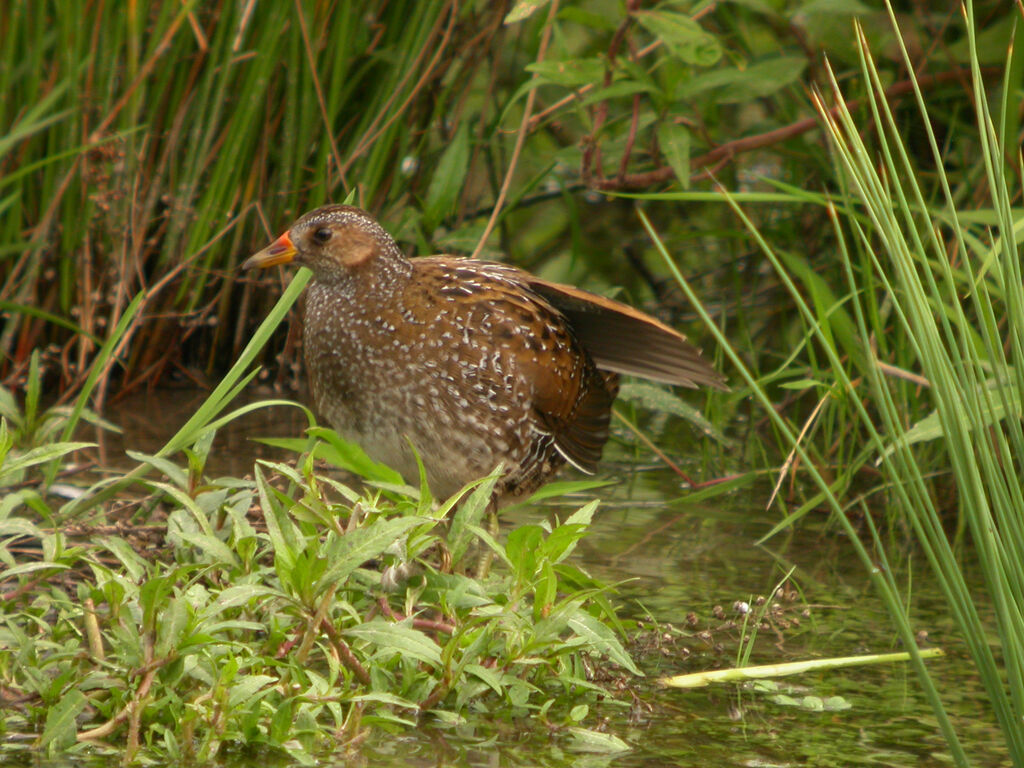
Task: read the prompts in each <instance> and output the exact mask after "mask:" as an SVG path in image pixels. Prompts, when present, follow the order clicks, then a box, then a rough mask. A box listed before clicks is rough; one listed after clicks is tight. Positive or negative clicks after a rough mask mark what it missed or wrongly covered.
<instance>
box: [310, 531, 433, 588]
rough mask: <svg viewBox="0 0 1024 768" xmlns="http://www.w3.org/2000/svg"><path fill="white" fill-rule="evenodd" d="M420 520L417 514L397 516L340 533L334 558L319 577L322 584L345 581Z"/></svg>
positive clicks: (322, 585)
mask: <svg viewBox="0 0 1024 768" xmlns="http://www.w3.org/2000/svg"><path fill="white" fill-rule="evenodd" d="M422 524H423V519H422V518H419V517H415V516H410V517H396V518H392V519H390V520H380V521H378V522H376V523H375V524H373V525H369V526H366V527H363V528H356V529H355V530H354V531H350V532H348V533H346V534H345V535H344V536H341V537H339V538H338V539H337V547H336V548H335V550H334V558H333V561H332V562H331V565H330V567H329V568H328V569H327V571H326V572H325V573H324V574H323V576H322V577H321V578H320V584H321V587H324V586H326V585H328V584H335V583H339V582H344V581H345V580H346V579H347V578H348V577H349V575H350V574H351V573H352V571H354V570H355V569H356V568H358V567H359V566H361V565H362V564H363V563H365V562H366V561H367V560H371V559H373V558H375V557H379V556H380V555H381V554H383V553H384V551H385V550H386V549H387V548H388V547H390V546H391V545H392V544H394V543H395V541H397V540H398V539H399V538H400V537H401V536H402V535H403V534H405V533H407V532H408V531H410V530H411V529H413V528H415V527H416V526H418V525H422Z"/></svg>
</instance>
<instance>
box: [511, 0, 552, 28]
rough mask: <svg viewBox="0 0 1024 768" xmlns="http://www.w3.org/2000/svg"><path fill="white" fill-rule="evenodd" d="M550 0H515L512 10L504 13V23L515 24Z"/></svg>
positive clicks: (528, 16)
mask: <svg viewBox="0 0 1024 768" xmlns="http://www.w3.org/2000/svg"><path fill="white" fill-rule="evenodd" d="M550 2H551V0H516V4H515V5H514V6H512V10H511V11H509V12H508V13H507V14H506V15H505V22H504V23H505V24H515V23H516V22H519V21H523V20H525V19H528V18H530V17H531V16H533V14H534V13H536V12H537V11H539V10H540V9H541V8H543V7H544V6H545V5H547V4H548V3H550Z"/></svg>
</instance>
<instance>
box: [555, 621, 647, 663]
mask: <svg viewBox="0 0 1024 768" xmlns="http://www.w3.org/2000/svg"><path fill="white" fill-rule="evenodd" d="M568 625H569V628H570V629H572V631H573V632H575V633H576V634H577V635H578V636H579V637H581V638H582V639H584V640H586V641H587V643H588V644H589V645H590V647H591V648H593V649H594V650H595V651H598V652H599V653H603V654H604V655H605V656H607V657H608V658H609V659H611V660H612V661H614V662H615V663H616V664H618V665H619V666H620V667H623V668H624V669H628V670H629V671H630V672H632V673H633V674H634V675H637V676H638V677H643V675H644V673H643V672H641V671H640V669H639V668H638V667H637V666H636V664H634V663H633V659H631V658H630V656H629V654H628V653H626V650H625V649H624V648H623V647H622V643H620V642H619V639H618V638H617V637H616V636H615V634H614V633H613V632H612V631H611V630H610V629H609V628H608V627H607V626H606V625H605V624H603V623H601V622H600V621H598V620H597V619H595V618H594V617H593V616H591V615H590V614H589V613H587V612H586V611H584V610H577V611H576V614H575V615H574V616H572V617H571V618H570V619H569V621H568Z"/></svg>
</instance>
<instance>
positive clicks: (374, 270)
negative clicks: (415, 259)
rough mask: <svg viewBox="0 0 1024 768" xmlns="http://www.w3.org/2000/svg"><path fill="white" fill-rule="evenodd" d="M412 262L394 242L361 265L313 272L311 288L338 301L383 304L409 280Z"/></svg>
mask: <svg viewBox="0 0 1024 768" xmlns="http://www.w3.org/2000/svg"><path fill="white" fill-rule="evenodd" d="M412 271H413V270H412V262H411V261H409V259H407V258H406V257H405V254H403V253H402V252H401V250H400V249H399V248H398V246H397V245H396V244H394V243H392V244H391V247H389V248H386V249H384V250H383V251H381V252H380V253H378V254H376V255H375V256H374V257H373V258H372V259H369V260H367V261H366V262H365V263H363V264H359V265H357V266H355V267H352V268H350V269H345V270H337V271H335V270H331V271H330V272H326V273H314V275H313V282H312V283H311V285H310V288H311V289H314V290H315V289H318V288H324V289H327V290H328V291H329V292H330V293H331V294H332V295H334V296H336V297H337V298H338V299H343V300H346V301H351V300H354V299H356V298H358V300H359V302H361V303H365V302H379V301H386V300H387V299H388V298H389V297H391V296H393V295H394V294H395V293H396V292H400V291H402V290H404V289H405V286H406V284H407V283H408V282H409V280H410V279H411V278H412Z"/></svg>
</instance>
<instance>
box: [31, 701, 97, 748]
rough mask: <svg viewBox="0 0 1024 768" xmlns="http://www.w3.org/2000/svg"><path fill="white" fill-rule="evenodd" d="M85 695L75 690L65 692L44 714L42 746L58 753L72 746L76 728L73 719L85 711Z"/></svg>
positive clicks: (75, 738) (75, 739)
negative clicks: (44, 723)
mask: <svg viewBox="0 0 1024 768" xmlns="http://www.w3.org/2000/svg"><path fill="white" fill-rule="evenodd" d="M85 705H86V698H85V695H84V694H83V693H82V692H81V691H80V690H78V689H77V688H72V689H71V690H69V691H65V692H64V693H63V694H62V695H61V697H60V698H59V699H58V700H57V703H56V704H54V705H53V706H52V707H50V710H49V711H48V712H47V713H46V725H45V726H44V728H43V735H42V738H41V740H40V741H41V744H42V746H44V747H46V748H47V749H48V750H49V751H50V752H58V751H61V750H65V749H68V748H70V747H72V746H74V744H75V742H76V741H77V736H78V728H77V726H76V724H75V719H76V718H77V717H78V715H79V714H81V712H82V710H84V709H85Z"/></svg>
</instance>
